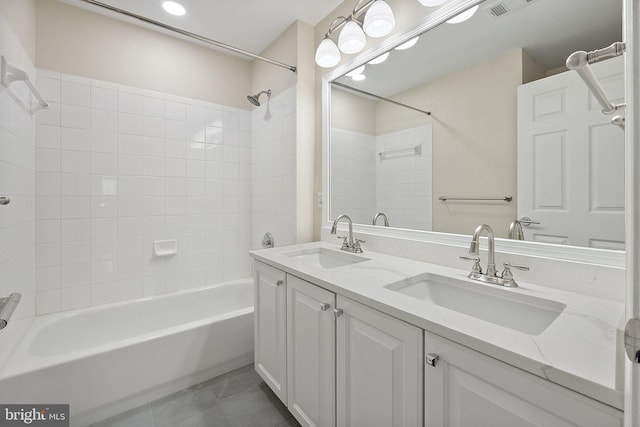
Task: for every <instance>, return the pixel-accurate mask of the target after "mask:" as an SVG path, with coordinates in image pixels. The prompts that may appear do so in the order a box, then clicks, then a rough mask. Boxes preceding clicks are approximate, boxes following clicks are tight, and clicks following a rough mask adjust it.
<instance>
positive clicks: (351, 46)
mask: <svg viewBox="0 0 640 427" xmlns="http://www.w3.org/2000/svg"><path fill="white" fill-rule="evenodd" d="M365 44H367V38H366V36H365V35H364V31H362V28H360V25H358V24H357V23H355V22H354V21H349V22H347V23H346V24H345V25H344V27H343V28H342V31H340V36H339V37H338V47H339V48H340V50H341V51H343V52H344V53H347V54H350V53H358V52H360V51H361V50H362V49H364V45H365Z"/></svg>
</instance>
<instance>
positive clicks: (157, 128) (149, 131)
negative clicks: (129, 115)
mask: <svg viewBox="0 0 640 427" xmlns="http://www.w3.org/2000/svg"><path fill="white" fill-rule="evenodd" d="M142 134H143V135H144V136H154V137H157V138H164V137H165V134H164V119H160V118H155V117H147V116H144V117H143V119H142Z"/></svg>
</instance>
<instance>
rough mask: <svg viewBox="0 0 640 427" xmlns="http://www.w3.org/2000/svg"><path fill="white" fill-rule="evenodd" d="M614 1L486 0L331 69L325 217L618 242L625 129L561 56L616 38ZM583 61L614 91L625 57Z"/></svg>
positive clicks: (609, 245) (618, 8)
mask: <svg viewBox="0 0 640 427" xmlns="http://www.w3.org/2000/svg"><path fill="white" fill-rule="evenodd" d="M416 1H417V0H416ZM434 10H435V9H434ZM426 13H429V9H425V14H426ZM622 14H623V12H622V1H620V0H611V1H602V0H562V1H555V0H504V1H485V2H483V3H481V4H480V5H479V8H478V9H477V11H476V13H475V14H474V15H473V16H472V17H471V18H470V19H468V20H466V21H464V22H461V23H458V24H448V23H443V24H441V25H437V26H436V27H435V28H433V29H431V30H429V31H427V32H425V33H423V34H421V35H420V37H419V38H418V40H417V42H416V43H415V45H413V46H412V47H410V48H406V49H391V50H389V51H388V53H385V54H384V56H386V60H384V62H380V60H382V59H383V56H381V55H377V57H376V59H374V60H373V61H368V62H367V63H366V64H351V65H352V66H350V72H349V73H346V74H343V75H340V76H338V77H336V78H332V79H331V81H329V82H327V85H328V88H329V89H328V90H330V96H328V97H327V99H330V110H329V112H328V114H327V115H328V116H329V117H328V118H329V119H330V127H325V132H328V133H329V135H328V138H326V139H325V141H326V142H325V144H326V145H327V146H328V147H327V149H328V154H327V160H328V162H329V167H328V173H329V179H328V191H329V208H328V211H327V212H328V217H329V218H335V217H336V216H337V215H338V214H342V213H346V214H348V215H350V216H351V217H352V219H353V220H354V223H359V224H367V225H371V224H372V221H373V219H374V216H375V215H376V214H377V213H378V212H383V213H384V214H385V216H386V218H387V219H388V224H389V226H390V227H396V228H399V229H409V230H421V231H437V232H443V233H455V234H470V233H472V231H473V230H474V228H475V227H476V226H477V225H478V224H481V223H486V224H489V225H491V227H492V228H493V230H494V232H495V233H496V236H498V237H503V238H508V237H511V238H514V239H523V240H528V241H534V242H541V243H551V244H561V245H569V246H580V247H587V248H596V249H606V250H618V251H619V250H624V210H625V209H624V131H623V130H621V129H620V128H618V127H616V126H614V125H612V124H611V123H610V119H611V117H610V116H605V115H604V114H602V112H601V107H600V106H599V104H597V102H596V101H595V99H594V98H593V97H592V96H591V94H590V93H589V91H588V89H587V87H586V86H585V85H584V83H583V82H582V81H581V80H580V79H579V77H578V75H577V74H576V73H575V72H573V71H567V70H566V68H565V61H566V58H567V57H568V56H569V55H570V54H571V53H572V52H574V51H577V50H585V51H590V50H594V49H599V48H602V47H605V46H608V45H610V44H611V43H613V42H617V41H621V38H622ZM376 62H379V63H376ZM356 65H358V66H359V65H364V66H365V67H364V70H362V68H360V69H356ZM593 67H594V70H595V72H596V74H597V75H598V77H599V79H600V81H601V83H602V84H603V87H604V88H605V91H606V92H607V94H608V95H609V97H610V98H612V100H616V101H617V102H623V100H624V86H623V85H624V78H623V67H624V63H623V58H622V57H618V58H613V59H610V60H607V61H603V62H601V63H598V64H595V65H594V66H593ZM351 69H353V70H352V71H351ZM362 76H364V79H363V77H362ZM380 97H382V98H387V99H391V100H393V101H396V102H400V103H402V104H405V105H406V106H408V107H411V108H408V107H405V106H402V105H398V104H397V103H392V102H388V101H386V100H384V99H381V98H380ZM427 113H430V114H427ZM445 199H446V200H445ZM476 199H478V200H476ZM522 218H530V219H531V222H530V223H529V222H527V221H526V220H523V219H522ZM514 220H519V221H520V222H519V223H513V221H514ZM536 223H538V224H536ZM377 226H379V227H384V226H385V221H384V218H383V217H382V216H380V217H379V219H378V221H377ZM510 226H511V234H510V233H509V230H510ZM518 227H521V228H522V233H518V231H519V230H517V228H518Z"/></svg>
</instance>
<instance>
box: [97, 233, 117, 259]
mask: <svg viewBox="0 0 640 427" xmlns="http://www.w3.org/2000/svg"><path fill="white" fill-rule="evenodd" d="M117 257H118V241H117V240H115V239H113V240H109V239H107V240H97V239H95V238H94V239H93V240H92V241H91V260H92V261H93V262H94V263H95V262H99V261H115V260H116V259H117Z"/></svg>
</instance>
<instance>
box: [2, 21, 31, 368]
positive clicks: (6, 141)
mask: <svg viewBox="0 0 640 427" xmlns="http://www.w3.org/2000/svg"><path fill="white" fill-rule="evenodd" d="M0 55H3V56H5V58H6V59H7V61H8V62H9V64H11V65H13V66H15V67H18V68H20V69H22V70H24V71H26V72H27V74H28V75H29V76H30V78H31V80H32V81H33V80H34V79H35V74H36V73H35V68H34V66H33V63H32V62H31V60H30V59H29V57H28V55H27V53H26V52H25V50H24V48H23V47H22V45H21V44H20V42H19V40H18V38H17V37H16V35H15V34H14V33H13V32H12V31H11V27H10V26H9V25H8V24H7V22H6V21H5V18H4V16H2V15H1V14H0ZM10 94H13V95H14V96H15V97H17V98H18V100H20V101H21V102H23V103H25V104H27V105H28V104H29V92H28V91H27V90H26V86H25V85H24V84H23V83H21V82H15V83H13V84H11V85H10V89H9V90H8V89H6V88H4V87H3V86H0V196H6V197H9V198H10V200H11V203H10V204H8V205H5V206H0V297H4V296H7V295H9V294H10V293H12V292H19V293H21V294H22V302H21V303H20V304H19V305H18V308H17V309H16V312H15V314H14V319H18V318H25V319H26V318H29V317H32V316H33V315H34V304H33V301H34V295H35V285H34V267H33V266H34V243H33V242H34V214H33V212H34V194H33V188H34V139H35V136H34V135H35V124H34V119H33V116H32V115H31V114H30V113H29V112H28V111H27V110H26V109H25V108H23V107H21V106H20V105H19V104H18V103H16V101H15V100H14V99H13V98H12V96H11V95H10ZM36 114H39V113H36ZM7 330H8V331H9V329H7ZM7 333H10V332H5V335H6V334H7ZM1 350H2V349H0V359H1V356H2V355H1V353H2V351H1ZM0 361H1V360H0Z"/></svg>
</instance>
